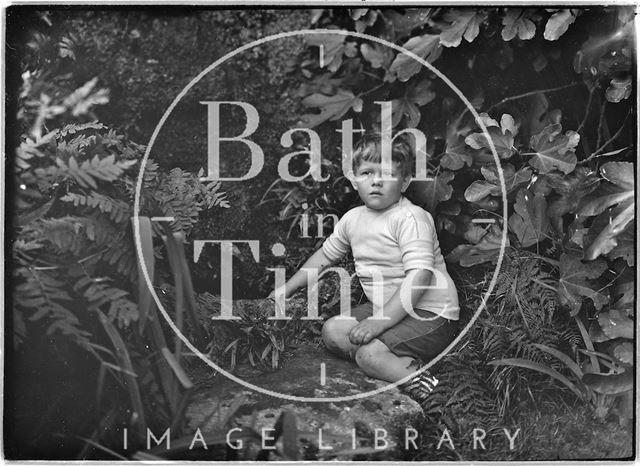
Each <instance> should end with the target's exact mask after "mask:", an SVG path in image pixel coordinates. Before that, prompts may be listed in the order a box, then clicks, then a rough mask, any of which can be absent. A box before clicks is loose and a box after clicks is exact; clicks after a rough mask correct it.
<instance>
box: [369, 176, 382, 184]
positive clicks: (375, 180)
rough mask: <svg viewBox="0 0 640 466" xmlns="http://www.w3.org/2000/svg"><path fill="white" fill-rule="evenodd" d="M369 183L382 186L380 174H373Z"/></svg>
mask: <svg viewBox="0 0 640 466" xmlns="http://www.w3.org/2000/svg"><path fill="white" fill-rule="evenodd" d="M371 184H373V185H375V186H382V176H381V175H373V179H372V180H371Z"/></svg>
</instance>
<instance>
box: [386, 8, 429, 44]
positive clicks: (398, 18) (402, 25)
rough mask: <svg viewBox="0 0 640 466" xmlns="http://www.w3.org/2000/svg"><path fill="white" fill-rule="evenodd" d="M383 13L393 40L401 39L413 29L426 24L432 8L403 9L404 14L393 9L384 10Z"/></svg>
mask: <svg viewBox="0 0 640 466" xmlns="http://www.w3.org/2000/svg"><path fill="white" fill-rule="evenodd" d="M383 11H384V17H385V19H386V20H387V24H388V25H389V26H391V29H392V30H393V35H394V36H395V38H396V39H402V38H404V37H407V36H408V35H409V34H410V33H411V31H413V30H414V29H417V28H419V27H420V26H423V25H424V24H426V23H427V21H428V20H429V18H430V16H431V13H432V11H433V8H405V9H404V13H398V12H397V11H395V10H394V9H384V10H383Z"/></svg>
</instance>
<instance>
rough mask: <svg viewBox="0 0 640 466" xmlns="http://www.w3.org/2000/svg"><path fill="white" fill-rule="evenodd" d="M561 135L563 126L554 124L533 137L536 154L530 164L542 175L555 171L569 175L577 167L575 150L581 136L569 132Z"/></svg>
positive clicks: (532, 143)
mask: <svg viewBox="0 0 640 466" xmlns="http://www.w3.org/2000/svg"><path fill="white" fill-rule="evenodd" d="M561 133H562V125H560V124H553V125H549V126H547V127H545V128H544V129H543V130H542V131H541V132H540V133H538V134H535V135H533V136H531V142H530V145H531V148H532V149H533V150H534V151H535V152H534V153H533V156H532V157H531V158H530V159H529V164H530V165H531V166H532V167H534V168H535V169H537V170H538V171H539V172H540V173H542V174H544V173H548V172H550V171H551V170H555V169H557V170H560V171H562V172H563V173H564V174H567V173H571V172H572V171H573V170H574V168H575V167H576V162H577V158H576V154H575V152H574V150H575V147H576V146H577V145H578V142H580V135H579V134H578V133H576V132H575V131H567V133H566V134H565V135H562V134H561Z"/></svg>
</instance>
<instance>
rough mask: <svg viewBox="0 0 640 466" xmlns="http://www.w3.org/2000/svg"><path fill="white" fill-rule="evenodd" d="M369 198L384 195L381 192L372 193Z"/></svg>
mask: <svg viewBox="0 0 640 466" xmlns="http://www.w3.org/2000/svg"><path fill="white" fill-rule="evenodd" d="M369 196H382V193H381V192H379V191H371V192H370V193H369Z"/></svg>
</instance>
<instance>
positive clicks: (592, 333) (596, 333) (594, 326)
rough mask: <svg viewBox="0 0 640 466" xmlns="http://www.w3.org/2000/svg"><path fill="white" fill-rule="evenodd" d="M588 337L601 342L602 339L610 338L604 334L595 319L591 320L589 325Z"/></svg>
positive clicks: (595, 341)
mask: <svg viewBox="0 0 640 466" xmlns="http://www.w3.org/2000/svg"><path fill="white" fill-rule="evenodd" d="M589 338H591V341H593V342H594V343H602V342H603V341H609V340H611V338H609V337H608V336H606V335H605V334H604V332H603V331H602V328H601V327H600V324H598V321H597V320H593V321H591V325H589Z"/></svg>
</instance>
